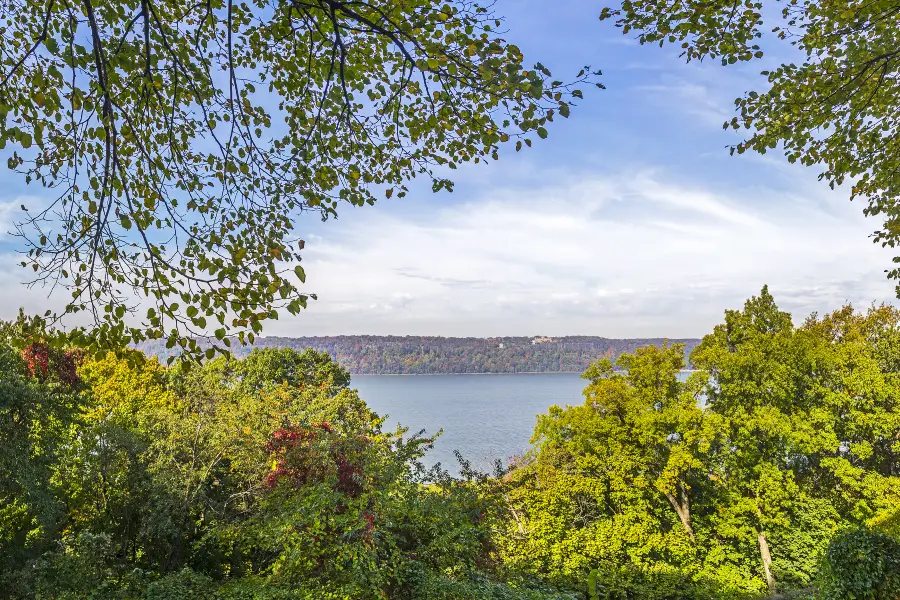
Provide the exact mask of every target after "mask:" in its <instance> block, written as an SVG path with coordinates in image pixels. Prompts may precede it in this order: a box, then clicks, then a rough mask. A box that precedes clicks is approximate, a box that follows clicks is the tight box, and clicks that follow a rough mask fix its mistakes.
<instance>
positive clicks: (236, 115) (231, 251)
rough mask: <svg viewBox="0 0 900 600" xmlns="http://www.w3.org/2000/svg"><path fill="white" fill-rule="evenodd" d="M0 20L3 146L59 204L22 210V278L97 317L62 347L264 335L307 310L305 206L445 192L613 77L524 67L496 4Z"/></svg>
mask: <svg viewBox="0 0 900 600" xmlns="http://www.w3.org/2000/svg"><path fill="white" fill-rule="evenodd" d="M0 15H2V17H0V67H2V72H0V147H6V148H7V151H6V152H7V155H8V165H9V167H10V168H11V169H13V170H16V171H18V172H19V173H21V174H22V175H23V176H24V178H25V180H26V181H27V182H29V183H32V182H37V183H39V184H41V185H43V186H44V187H45V188H49V189H50V190H52V192H51V194H52V196H51V200H50V202H49V203H48V204H47V205H45V206H41V207H26V206H23V207H22V208H23V210H25V211H26V212H24V213H23V215H24V217H23V218H22V219H21V220H20V222H19V224H18V225H17V232H16V233H17V234H18V236H20V239H21V241H22V242H23V243H24V245H25V249H26V250H27V255H26V256H24V257H23V258H24V260H23V261H22V263H21V264H22V266H23V267H26V268H28V269H32V270H33V271H34V273H33V278H34V279H33V281H32V283H40V284H45V285H48V286H53V287H54V288H55V287H61V288H65V289H66V290H68V291H69V292H71V298H70V300H69V301H68V304H67V305H66V307H65V310H64V311H62V312H61V313H59V314H55V313H54V314H47V315H45V317H46V319H47V321H49V324H51V325H58V324H60V323H62V324H66V323H67V321H68V320H69V319H71V316H72V315H74V314H77V313H87V314H88V315H89V317H90V320H91V322H92V323H93V326H89V327H87V328H75V329H72V330H70V332H69V334H68V336H69V340H68V342H69V343H71V342H72V341H74V342H75V343H77V344H78V345H80V346H83V347H85V348H87V349H88V350H91V351H102V350H103V349H104V348H109V347H121V346H122V345H125V344H130V343H136V342H140V341H142V340H147V339H157V340H158V339H165V340H166V343H167V345H168V346H169V347H170V348H175V347H180V348H181V351H182V352H183V353H184V354H185V355H187V356H191V357H195V358H199V356H200V355H201V353H203V352H205V353H206V355H207V356H208V357H211V356H213V355H214V353H215V351H216V350H219V351H223V352H224V351H226V349H227V347H230V345H231V342H232V341H233V340H239V341H240V342H241V343H247V342H252V341H253V339H254V334H256V333H259V332H260V331H261V330H262V324H263V322H264V321H266V320H268V319H276V318H278V311H279V310H287V311H288V312H290V313H292V314H296V313H298V312H299V311H300V310H301V309H302V308H303V307H304V306H305V305H306V302H307V300H308V298H309V297H310V296H312V294H310V293H308V292H305V291H302V290H301V288H300V285H301V283H303V282H305V273H304V271H303V268H302V266H300V265H299V262H300V258H301V256H300V255H301V250H302V249H303V241H302V240H300V239H298V238H297V236H296V234H295V233H294V223H295V219H296V218H297V217H298V216H299V215H300V214H301V213H305V212H312V213H315V214H318V215H319V216H321V218H323V219H327V218H328V217H330V216H334V215H336V211H337V209H338V206H339V205H340V204H341V203H348V204H351V205H357V206H361V205H365V204H373V203H374V202H375V201H376V199H377V198H378V197H380V196H385V197H388V198H390V197H391V196H397V197H400V196H403V195H404V194H405V193H406V192H407V184H408V183H409V181H410V180H411V179H412V178H415V177H417V176H419V177H421V176H424V177H425V178H427V179H429V180H430V181H431V182H432V187H433V189H434V190H435V191H439V190H452V187H453V184H452V182H451V181H450V180H448V179H447V178H446V177H445V175H446V174H447V169H454V168H456V166H457V165H458V164H460V163H464V162H470V161H471V162H475V163H478V162H481V161H483V160H487V159H488V158H490V159H496V158H497V157H498V152H499V148H500V145H501V144H502V143H504V142H511V143H515V148H516V150H520V149H521V148H522V147H523V145H525V146H530V145H531V143H532V139H531V136H533V135H536V136H537V137H540V138H544V137H546V136H547V130H546V129H545V126H546V125H547V123H548V122H549V121H552V120H553V118H554V116H555V115H559V116H562V117H567V116H568V115H569V111H570V107H571V106H572V105H573V101H575V100H577V99H579V98H581V97H582V92H581V91H580V90H579V89H578V87H577V86H578V85H579V84H581V83H589V84H593V83H595V79H596V76H597V75H599V72H591V71H590V69H589V68H588V67H585V69H584V70H582V72H581V73H579V74H578V76H577V77H575V78H574V81H571V82H568V83H563V82H561V81H554V80H552V79H551V74H550V72H549V70H548V69H547V68H545V67H544V66H543V65H541V64H539V63H538V64H536V65H535V66H534V67H533V68H526V67H525V66H524V64H523V60H524V57H523V54H522V52H521V51H520V50H519V48H518V47H516V46H515V45H513V44H511V43H508V42H507V41H506V40H505V39H504V38H503V37H502V33H503V32H502V27H503V23H502V20H500V19H499V18H498V17H497V16H496V15H495V14H494V13H493V8H492V3H490V2H488V4H487V5H481V4H478V3H476V2H473V1H470V0H456V1H453V2H447V3H442V2H435V1H433V0H403V1H396V0H358V1H338V0H253V1H252V2H239V1H236V0H205V1H201V2H193V3H188V2H177V1H172V0H163V1H160V0H114V1H112V2H102V3H101V2H97V1H96V0H47V1H46V2H43V1H41V2H38V1H32V0H0ZM597 85H599V84H597ZM7 144H8V145H9V146H7ZM203 335H211V336H214V337H215V338H217V340H218V342H217V344H216V347H215V348H209V349H207V350H205V351H203V350H201V349H200V348H199V346H197V343H196V340H195V338H196V337H197V336H203Z"/></svg>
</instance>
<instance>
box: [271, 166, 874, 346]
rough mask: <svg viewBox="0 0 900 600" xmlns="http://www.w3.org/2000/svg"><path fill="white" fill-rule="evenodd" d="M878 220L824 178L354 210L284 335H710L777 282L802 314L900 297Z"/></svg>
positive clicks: (650, 179)
mask: <svg viewBox="0 0 900 600" xmlns="http://www.w3.org/2000/svg"><path fill="white" fill-rule="evenodd" d="M870 227H871V224H869V223H866V222H865V221H864V219H863V218H862V216H861V215H860V214H858V210H857V207H855V206H853V205H851V204H850V203H848V202H846V200H843V199H842V198H840V196H839V194H831V193H828V192H825V191H823V190H819V191H818V192H817V197H815V198H810V197H809V196H808V195H804V196H798V195H796V194H785V193H781V192H776V191H774V190H770V189H765V188H757V189H743V190H733V191H729V192H727V193H723V192H722V191H720V190H709V189H704V188H702V187H699V186H693V187H691V186H684V185H675V184H671V183H667V181H666V179H665V178H664V177H662V176H660V174H652V173H632V174H628V175H619V176H612V175H610V176H599V175H591V176H571V177H569V178H568V179H567V180H565V181H561V182H560V183H559V184H557V185H553V186H547V187H544V188H541V189H514V188H513V189H510V188H507V189H494V190H491V191H488V192H485V193H484V195H483V197H478V198H473V199H472V200H471V201H469V202H466V203H463V204H460V205H456V206H452V207H446V208H443V209H439V210H437V211H436V212H435V213H434V214H428V213H425V214H419V215H418V216H416V217H411V216H403V215H398V214H388V213H385V212H367V213H365V214H345V217H344V218H343V219H342V220H341V221H340V222H338V223H333V224H331V225H330V229H329V234H330V235H329V236H328V237H327V238H326V239H321V238H319V239H314V240H313V241H312V242H311V243H310V244H309V253H308V255H307V259H306V262H305V264H306V269H307V273H308V274H309V281H310V287H311V288H314V291H315V292H316V293H318V294H319V297H320V300H319V301H318V302H315V303H313V304H312V306H311V308H310V310H309V311H307V313H306V314H304V315H302V316H301V317H300V318H298V319H294V320H291V321H287V322H285V323H283V324H282V326H281V327H279V330H280V331H279V333H297V334H299V333H306V334H330V333H363V332H370V333H423V334H424V333H434V334H443V335H504V334H506V335H512V334H532V333H537V332H545V333H550V334H564V333H568V334H579V333H584V334H596V335H609V336H640V335H670V336H686V335H699V334H701V333H703V332H705V331H707V330H708V329H709V328H710V327H711V326H712V325H713V324H714V323H715V322H718V320H719V319H720V317H721V314H722V311H723V309H725V308H728V307H734V306H739V305H740V304H741V303H742V302H743V300H744V299H745V298H746V297H747V296H749V295H750V294H752V293H755V292H756V291H758V290H759V288H760V287H761V286H762V285H763V284H764V283H768V284H770V286H771V287H772V289H773V291H774V292H775V293H776V294H777V295H779V296H780V297H781V298H782V301H783V303H784V304H785V307H786V308H788V309H790V310H792V311H794V312H795V313H796V314H797V317H798V318H802V317H803V316H805V315H806V314H807V313H809V312H811V311H813V310H818V311H824V310H828V309H832V308H837V307H838V306H839V305H840V304H842V303H844V302H846V301H853V302H856V303H863V304H867V303H869V302H871V301H873V300H887V299H890V298H891V290H892V286H891V284H890V283H889V282H887V281H886V280H885V279H884V275H883V269H884V267H885V266H887V265H888V264H889V259H890V257H889V254H888V253H887V252H885V251H883V250H882V249H880V248H878V247H875V246H873V245H872V244H871V242H870V240H868V239H867V237H866V236H867V233H868V231H869V230H870ZM282 329H283V330H284V331H281V330H282Z"/></svg>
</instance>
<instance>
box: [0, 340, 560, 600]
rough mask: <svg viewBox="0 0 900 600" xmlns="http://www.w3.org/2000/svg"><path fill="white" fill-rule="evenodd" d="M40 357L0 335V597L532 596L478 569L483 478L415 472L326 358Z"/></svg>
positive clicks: (397, 441) (486, 545)
mask: <svg viewBox="0 0 900 600" xmlns="http://www.w3.org/2000/svg"><path fill="white" fill-rule="evenodd" d="M45 350H46V347H45V346H43V345H40V344H34V345H28V346H27V347H26V348H25V349H24V350H23V351H14V350H13V349H12V347H11V346H10V345H9V344H8V343H3V344H0V361H2V364H3V367H4V368H3V369H2V371H0V425H2V427H3V431H2V433H3V442H4V448H5V450H6V452H4V453H3V455H2V456H0V469H2V472H0V475H2V480H0V481H2V484H0V485H2V488H0V498H2V503H0V561H2V565H0V567H2V569H0V597H3V598H14V599H24V598H42V599H49V598H54V599H60V600H62V599H66V600H69V599H71V600H75V599H81V598H87V597H91V598H98V599H99V598H117V599H119V598H122V599H129V598H135V599H137V598H141V599H143V598H148V599H149V598H153V599H158V600H164V599H165V600H170V599H171V600H174V599H195V598H196V599H200V598H203V599H206V598H209V599H213V598H214V599H216V600H226V599H232V598H233V599H254V600H257V599H263V598H272V599H275V598H317V599H318V598H381V597H384V598H428V597H431V598H467V597H475V596H473V594H474V595H476V596H477V597H483V598H537V597H542V596H541V593H540V592H535V591H534V590H531V589H530V588H528V587H527V586H525V585H524V583H520V584H515V585H512V584H510V583H507V581H504V580H501V579H498V578H497V577H496V569H495V568H494V566H493V564H492V560H491V558H490V553H491V546H490V531H491V529H490V528H491V525H490V523H489V518H490V515H493V514H495V513H496V512H497V509H496V505H497V502H496V497H495V496H494V495H492V494H490V493H484V491H485V490H486V489H487V486H490V485H492V484H491V482H490V480H488V479H485V478H482V479H481V480H477V481H476V480H474V479H473V480H471V481H460V480H454V479H451V478H450V477H449V476H447V475H446V474H445V473H441V472H437V471H434V472H432V471H427V470H425V469H424V467H422V465H421V464H420V463H419V459H420V457H421V456H422V453H423V452H424V451H425V450H426V449H427V447H428V446H429V445H430V443H431V440H430V439H429V438H422V437H419V436H408V435H404V432H403V431H402V430H401V431H396V432H384V431H382V429H381V422H382V420H381V418H380V417H378V416H377V415H375V414H374V413H372V412H371V411H370V410H369V409H368V408H367V407H366V405H365V403H364V402H363V401H362V400H361V399H360V398H359V397H358V395H357V394H356V392H355V391H353V390H352V389H350V388H349V376H348V374H347V373H346V371H344V370H343V369H341V368H339V367H338V366H336V365H335V364H334V363H333V362H332V361H331V360H330V359H329V358H328V356H327V355H322V354H319V353H316V352H312V351H309V352H305V353H302V354H298V353H296V352H294V351H290V350H284V351H275V350H266V351H260V352H256V353H254V354H252V355H251V356H250V357H249V358H248V359H246V360H244V361H240V362H236V361H226V360H225V359H219V360H215V361H211V362H209V363H207V364H206V365H204V366H203V367H202V368H195V369H193V370H186V369H184V368H183V367H181V366H178V367H174V368H171V369H167V368H164V367H162V366H160V365H159V364H158V363H157V362H156V361H155V360H148V359H146V358H145V357H144V356H143V355H141V354H139V353H128V352H126V353H124V355H123V356H122V357H116V356H113V355H109V356H105V357H102V358H100V359H97V360H87V361H85V362H84V364H82V365H81V366H80V368H79V369H78V376H77V377H76V378H72V377H69V376H68V375H67V372H66V371H64V370H63V369H54V365H56V364H62V365H63V366H65V365H66V364H68V363H66V362H65V357H66V356H67V355H66V354H65V353H62V352H59V351H51V352H46V351H45ZM43 357H49V360H48V361H44V360H43ZM45 362H46V364H45ZM57 371H58V372H59V373H61V375H60V376H57V375H56V373H57ZM506 579H509V578H506Z"/></svg>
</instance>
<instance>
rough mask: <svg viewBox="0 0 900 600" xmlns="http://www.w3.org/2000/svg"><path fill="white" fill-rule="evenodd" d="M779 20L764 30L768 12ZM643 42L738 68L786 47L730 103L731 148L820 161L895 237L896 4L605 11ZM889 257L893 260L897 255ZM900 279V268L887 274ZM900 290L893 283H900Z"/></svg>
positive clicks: (633, 4)
mask: <svg viewBox="0 0 900 600" xmlns="http://www.w3.org/2000/svg"><path fill="white" fill-rule="evenodd" d="M778 16H780V17H781V20H780V21H778V22H777V23H776V24H775V25H774V26H773V27H772V28H771V35H769V34H764V32H765V31H766V30H767V29H768V27H769V25H768V23H769V20H770V18H771V17H775V18H776V19H777V18H778ZM600 19H601V20H606V19H613V20H614V21H615V24H616V26H617V27H620V28H621V29H622V32H623V33H625V34H629V33H632V34H634V33H637V40H638V41H639V42H640V43H641V44H659V45H660V46H663V45H665V44H678V45H680V47H681V49H682V57H684V58H686V60H688V61H691V60H703V59H706V58H708V59H720V60H721V62H722V64H723V65H733V64H736V63H739V62H746V61H752V60H757V59H761V58H762V57H763V55H764V52H770V51H772V50H773V49H776V48H778V46H779V43H781V44H788V45H790V46H792V47H793V48H792V49H788V48H784V47H782V48H781V49H780V50H781V51H784V50H786V49H787V50H789V51H790V52H792V53H793V54H794V55H796V56H797V57H798V61H797V63H798V64H795V63H793V62H791V63H784V64H781V65H780V66H778V67H777V68H775V69H772V70H770V71H763V72H762V75H763V76H764V77H765V78H766V82H765V84H764V87H765V89H763V90H760V91H749V92H747V93H745V94H744V96H743V97H741V98H738V99H737V100H735V106H736V109H737V113H738V114H737V116H735V117H733V118H732V119H731V120H730V121H729V122H727V123H725V124H724V127H725V128H726V129H728V128H731V129H735V130H740V129H745V130H747V131H748V136H747V138H746V139H744V140H743V141H741V142H740V143H738V144H735V145H733V146H732V147H731V152H732V154H733V153H735V152H737V153H738V154H742V153H744V152H745V151H747V150H755V151H757V152H760V153H763V154H765V152H766V151H767V150H770V149H775V148H779V147H780V149H781V150H783V152H784V154H785V156H786V157H787V159H788V160H789V161H790V162H792V163H793V162H800V163H801V164H803V165H806V166H814V165H815V166H820V167H821V168H822V171H821V173H820V179H823V180H825V181H827V182H828V183H829V185H830V186H831V187H832V188H834V187H835V186H838V185H841V184H843V183H844V182H845V181H847V182H850V183H851V199H855V198H864V199H866V201H867V202H868V205H867V207H866V208H865V211H864V212H865V214H866V215H867V216H877V215H881V217H882V218H883V219H884V225H883V227H882V228H881V229H880V230H878V231H876V232H875V234H874V236H873V237H874V240H875V242H877V243H880V244H882V246H889V247H891V248H896V247H897V246H898V244H900V202H898V198H900V168H898V167H900V164H898V160H900V159H898V158H897V157H898V156H900V152H898V151H900V51H898V47H900V5H898V4H897V2H895V1H893V0H875V1H872V2H850V1H848V0H836V1H831V0H829V1H825V2H815V1H812V0H789V1H787V2H783V3H782V2H763V1H762V0H746V1H736V0H713V1H712V2H705V1H701V0H686V1H685V2H670V1H668V0H625V1H624V2H622V4H621V5H617V6H613V7H607V8H604V9H603V10H602V12H601V14H600ZM893 260H894V264H895V265H896V264H900V256H898V257H895V258H894V259H893ZM888 277H889V278H890V279H894V280H900V267H895V268H893V269H892V270H890V271H888ZM897 294H898V295H900V285H898V286H897Z"/></svg>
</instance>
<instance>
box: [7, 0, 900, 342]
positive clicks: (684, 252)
mask: <svg viewBox="0 0 900 600" xmlns="http://www.w3.org/2000/svg"><path fill="white" fill-rule="evenodd" d="M496 8H497V12H498V13H500V14H503V15H505V16H506V25H507V28H508V30H509V32H508V34H507V36H506V37H507V38H508V39H509V40H510V41H512V42H514V43H516V44H517V45H518V46H519V47H520V48H522V50H523V51H524V52H525V54H526V59H528V60H532V61H541V62H543V63H544V64H545V65H547V66H548V67H549V68H550V69H551V70H552V71H553V73H554V76H555V77H556V78H559V79H568V78H571V77H572V76H574V75H575V74H576V73H577V72H578V70H579V69H580V67H581V66H583V65H585V64H590V65H591V66H592V67H594V68H599V69H602V71H603V76H602V81H603V83H604V84H605V85H606V86H607V89H606V90H587V89H585V99H584V101H583V102H582V103H581V105H580V106H578V107H577V108H575V109H573V110H572V115H571V117H570V118H569V119H568V120H565V119H558V120H557V121H556V122H555V123H554V124H553V126H552V127H551V128H549V129H550V136H549V138H548V139H547V140H544V141H541V142H539V143H536V144H535V146H534V148H532V149H531V150H528V151H524V152H522V153H518V154H517V153H515V152H512V151H511V148H510V151H508V152H505V153H503V154H502V155H501V160H500V161H499V162H496V163H492V164H490V165H488V166H484V165H468V166H466V167H463V168H460V169H459V170H457V171H455V172H454V178H455V180H456V182H457V187H456V191H454V192H453V193H452V194H448V193H440V194H437V195H435V194H432V193H431V192H430V190H428V189H426V188H424V187H422V188H414V189H413V193H412V194H410V195H409V196H407V197H406V198H404V199H402V200H398V199H394V200H391V201H383V202H381V203H379V204H378V205H376V206H375V207H366V208H358V209H354V208H350V207H345V208H344V211H343V212H342V213H341V215H340V218H339V219H338V220H333V221H329V222H327V223H320V222H318V221H317V220H316V219H315V218H314V217H308V218H305V219H306V220H305V221H304V220H301V221H300V222H298V225H297V229H298V232H300V234H301V236H302V237H304V238H305V239H306V241H307V245H306V248H307V252H306V258H305V259H304V265H305V267H306V271H307V276H308V278H307V287H308V289H309V291H310V292H315V293H317V294H318V296H319V300H318V301H316V302H313V303H312V304H311V306H310V308H309V309H308V310H307V311H306V312H305V313H304V314H302V315H300V316H298V317H293V318H290V319H284V320H282V321H281V322H280V323H279V324H278V325H277V326H270V328H269V329H268V330H267V331H266V333H267V334H269V335H276V334H277V335H327V334H341V333H344V334H362V333H371V334H400V335H403V334H434V335H484V336H494V335H537V334H542V335H565V334H573V335H575V334H578V335H604V336H608V337H638V336H670V337H683V336H699V335H702V334H704V333H706V332H708V331H709V330H710V329H711V327H712V326H713V325H715V324H716V323H718V322H720V321H721V318H722V313H723V311H724V309H726V308H736V307H739V306H740V305H741V304H742V303H743V301H744V300H745V299H746V298H747V297H748V296H749V295H751V294H753V293H755V292H758V291H759V289H760V288H761V286H762V285H763V284H766V283H768V284H769V286H770V289H771V290H772V292H773V293H774V294H775V296H776V299H777V300H778V301H779V303H780V304H781V305H782V306H783V308H785V309H787V310H790V311H791V312H792V313H794V315H795V320H800V319H802V318H803V317H805V316H806V315H807V314H809V313H810V312H813V311H818V312H820V313H822V312H826V311H828V310H832V309H835V308H837V307H839V306H840V305H841V304H843V303H845V302H848V301H849V302H853V303H854V304H856V305H858V306H860V307H865V306H867V305H869V304H871V303H873V302H883V301H891V300H892V299H893V298H894V295H893V284H892V283H890V282H889V281H887V280H886V279H885V276H884V270H885V269H887V268H889V267H890V265H891V262H890V259H891V255H890V253H889V252H888V251H886V250H883V249H881V248H880V247H878V246H875V245H874V244H873V243H872V241H871V239H870V237H869V236H870V234H871V232H872V231H874V230H875V229H876V228H877V227H878V223H877V222H876V221H874V220H866V219H864V218H863V216H862V209H863V204H862V203H861V202H859V201H857V202H855V203H851V202H850V201H849V200H848V196H849V192H848V190H847V189H838V190H837V191H835V192H832V191H830V190H829V189H828V187H827V186H826V185H825V184H822V183H820V182H818V181H817V180H816V174H817V173H816V171H815V170H813V169H808V168H804V167H800V166H795V165H789V164H788V163H787V162H786V160H784V159H783V158H782V157H781V156H780V155H779V154H777V153H771V154H769V155H766V156H759V155H746V154H745V155H743V156H739V157H738V156H735V157H730V156H729V154H728V151H727V148H726V146H727V145H728V144H729V143H731V142H734V141H735V140H737V139H738V138H737V137H736V134H734V133H731V132H726V131H723V130H722V123H723V122H724V121H725V120H726V119H728V118H730V116H731V112H732V108H733V100H734V98H735V97H736V96H738V95H740V94H741V93H742V92H743V91H744V90H747V89H751V88H753V87H754V85H757V84H761V83H762V78H761V77H760V75H759V71H760V70H762V69H764V68H765V66H766V65H765V63H760V62H757V63H752V64H750V65H743V66H738V67H729V68H723V67H721V66H720V65H719V63H717V62H706V63H702V64H700V63H692V64H690V65H686V64H684V63H683V62H682V61H681V59H679V58H678V56H677V54H678V52H677V48H675V47H666V48H663V49H660V48H659V47H655V46H648V47H641V46H639V45H638V44H637V43H636V42H634V40H633V39H631V38H630V37H626V36H623V35H622V34H621V32H620V31H619V30H617V29H615V28H614V27H613V26H612V24H610V23H608V22H604V23H601V22H600V21H599V20H598V19H597V15H598V14H599V5H598V4H596V3H594V2H587V1H568V2H559V3H554V5H553V7H552V10H548V3H547V2H538V1H536V0H499V2H498V3H497V7H496ZM774 58H777V57H774ZM0 185H2V189H3V190H5V193H4V192H0V231H6V230H7V229H9V227H8V224H9V222H10V220H11V219H12V218H13V217H14V216H15V214H16V213H17V212H18V209H19V205H20V204H22V203H23V201H25V203H26V204H27V203H28V202H27V200H29V196H30V195H35V196H37V195H39V194H40V190H39V189H37V188H34V189H29V188H25V187H23V186H22V185H21V184H20V183H19V182H18V180H17V179H13V178H12V177H11V176H10V175H8V174H6V173H4V174H2V176H0ZM33 187H34V186H32V188H33ZM32 200H33V199H32ZM13 249H14V246H12V245H11V244H10V240H9V238H6V239H5V240H4V238H3V236H2V234H0V286H2V289H3V290H4V292H3V293H2V294H0V318H10V317H12V316H14V315H15V313H16V312H17V311H18V307H19V306H22V305H25V306H27V307H30V308H32V309H34V310H43V309H44V308H45V307H58V306H60V305H61V304H62V302H63V301H64V298H53V297H50V298H48V297H47V292H46V290H40V289H33V290H25V289H24V288H21V287H17V284H18V282H20V281H22V280H23V279H25V278H27V274H26V273H24V272H22V270H21V269H19V268H17V267H16V266H15V263H14V261H15V257H14V255H13V254H12V250H13Z"/></svg>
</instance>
